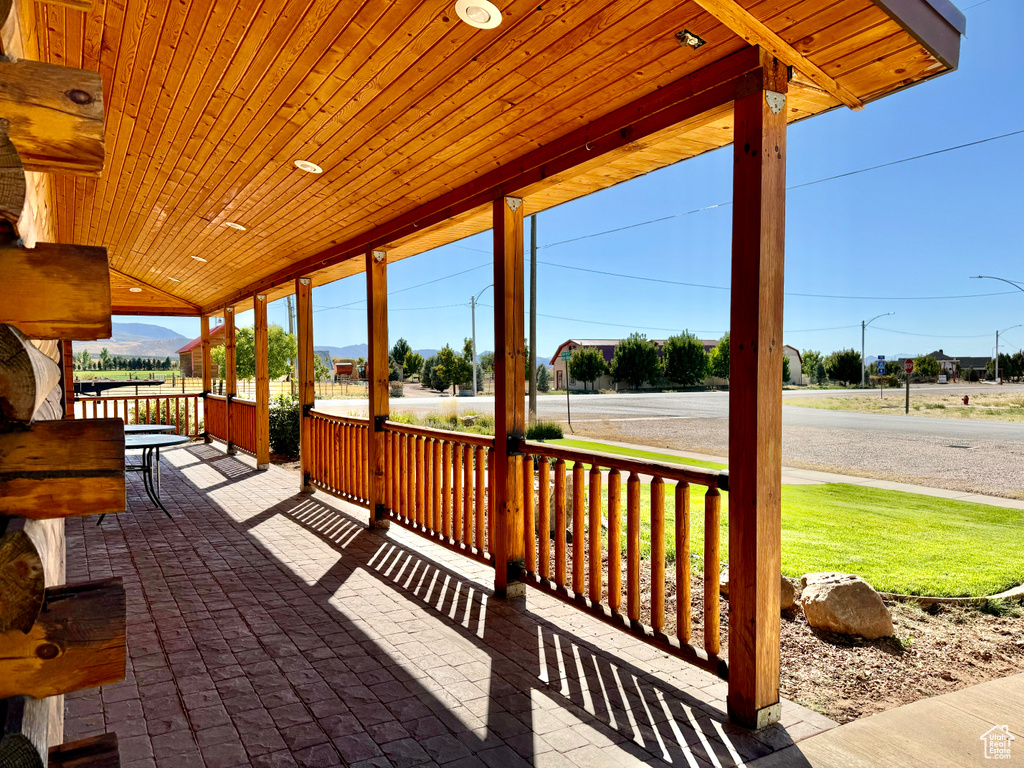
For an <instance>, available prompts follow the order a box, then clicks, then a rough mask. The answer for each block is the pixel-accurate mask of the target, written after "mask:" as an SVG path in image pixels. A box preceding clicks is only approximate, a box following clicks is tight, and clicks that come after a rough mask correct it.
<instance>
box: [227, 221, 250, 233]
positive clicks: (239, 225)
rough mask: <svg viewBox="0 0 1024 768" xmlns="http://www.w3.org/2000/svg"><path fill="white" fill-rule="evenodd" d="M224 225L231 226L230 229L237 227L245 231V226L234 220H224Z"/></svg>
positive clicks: (240, 230)
mask: <svg viewBox="0 0 1024 768" xmlns="http://www.w3.org/2000/svg"><path fill="white" fill-rule="evenodd" d="M224 226H225V227H231V228H232V229H237V230H238V231H239V232H245V227H244V226H242V225H241V224H239V223H237V222H234V221H225V222H224Z"/></svg>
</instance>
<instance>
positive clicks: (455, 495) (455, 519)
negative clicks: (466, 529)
mask: <svg viewBox="0 0 1024 768" xmlns="http://www.w3.org/2000/svg"><path fill="white" fill-rule="evenodd" d="M451 472H452V495H451V503H452V532H451V533H452V538H453V539H455V541H462V443H453V444H452V467H451ZM448 498H449V497H448V496H447V495H445V502H446V503H447V500H448Z"/></svg>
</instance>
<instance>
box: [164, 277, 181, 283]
mask: <svg viewBox="0 0 1024 768" xmlns="http://www.w3.org/2000/svg"><path fill="white" fill-rule="evenodd" d="M167 279H168V280H170V281H171V282H172V283H180V282H181V280H179V279H178V278H176V277H168V278H167Z"/></svg>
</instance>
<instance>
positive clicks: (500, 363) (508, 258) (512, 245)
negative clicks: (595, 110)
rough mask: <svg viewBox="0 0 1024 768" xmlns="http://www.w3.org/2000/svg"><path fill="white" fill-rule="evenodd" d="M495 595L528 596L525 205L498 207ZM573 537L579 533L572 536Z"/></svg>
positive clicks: (499, 202) (505, 201)
mask: <svg viewBox="0 0 1024 768" xmlns="http://www.w3.org/2000/svg"><path fill="white" fill-rule="evenodd" d="M493 231H494V299H495V301H494V394H495V401H494V455H495V458H497V459H498V462H497V470H496V471H495V472H494V475H493V476H494V489H493V494H494V495H493V497H492V498H493V499H494V506H493V507H492V510H493V512H495V513H496V518H495V520H494V532H495V542H494V565H495V568H494V591H495V593H496V595H497V596H498V597H521V596H523V595H525V594H526V585H525V584H524V583H523V581H522V572H523V569H524V567H525V558H526V552H525V544H524V539H523V535H524V533H523V506H522V505H523V498H522V482H523V477H522V472H521V471H519V469H518V467H519V461H518V459H519V441H520V440H521V439H522V438H523V437H524V435H525V434H526V407H525V398H526V374H525V356H526V350H525V349H524V342H525V337H524V335H523V334H524V324H523V321H524V318H523V305H524V300H525V296H524V289H523V201H522V199H521V198H518V197H499V198H497V199H496V200H495V201H494V230H493ZM574 533H575V531H574Z"/></svg>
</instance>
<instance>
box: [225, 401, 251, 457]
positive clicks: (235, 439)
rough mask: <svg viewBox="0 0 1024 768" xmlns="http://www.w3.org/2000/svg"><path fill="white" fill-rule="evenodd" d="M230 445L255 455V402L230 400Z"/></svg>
mask: <svg viewBox="0 0 1024 768" xmlns="http://www.w3.org/2000/svg"><path fill="white" fill-rule="evenodd" d="M231 444H232V445H233V446H234V447H235V448H238V449H239V450H241V451H245V452H246V453H248V454H251V455H253V456H255V455H256V401H255V400H243V399H242V398H240V397H233V398H231Z"/></svg>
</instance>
